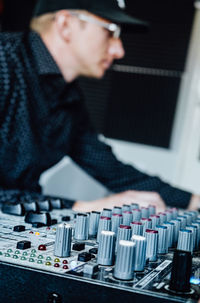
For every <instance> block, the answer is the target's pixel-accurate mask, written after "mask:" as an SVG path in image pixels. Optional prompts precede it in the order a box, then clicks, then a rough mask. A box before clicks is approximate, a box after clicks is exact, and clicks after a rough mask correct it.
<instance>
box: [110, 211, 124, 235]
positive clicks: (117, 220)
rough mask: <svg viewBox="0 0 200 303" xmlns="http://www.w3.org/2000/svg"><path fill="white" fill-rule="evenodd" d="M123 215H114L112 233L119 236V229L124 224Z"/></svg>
mask: <svg viewBox="0 0 200 303" xmlns="http://www.w3.org/2000/svg"><path fill="white" fill-rule="evenodd" d="M122 219H123V218H122V215H121V214H113V215H112V224H111V225H112V228H111V229H112V231H114V232H115V233H116V234H117V230H118V227H119V226H120V224H122Z"/></svg>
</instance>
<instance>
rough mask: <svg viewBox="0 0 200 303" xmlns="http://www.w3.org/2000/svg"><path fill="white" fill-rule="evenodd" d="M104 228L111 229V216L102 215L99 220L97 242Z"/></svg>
mask: <svg viewBox="0 0 200 303" xmlns="http://www.w3.org/2000/svg"><path fill="white" fill-rule="evenodd" d="M102 230H109V231H110V230H111V218H110V217H104V216H101V217H100V220H99V226H98V233H97V242H99V239H100V235H101V232H102Z"/></svg>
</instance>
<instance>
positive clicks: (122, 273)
mask: <svg viewBox="0 0 200 303" xmlns="http://www.w3.org/2000/svg"><path fill="white" fill-rule="evenodd" d="M134 254H135V243H134V242H132V241H125V240H120V241H119V247H118V253H117V258H116V263H115V269H114V277H115V278H117V279H120V280H131V279H133V274H134V259H135V258H134Z"/></svg>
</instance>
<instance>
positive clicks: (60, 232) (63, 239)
mask: <svg viewBox="0 0 200 303" xmlns="http://www.w3.org/2000/svg"><path fill="white" fill-rule="evenodd" d="M71 241H72V228H71V226H70V225H68V224H66V223H61V224H59V225H58V226H57V229H56V239H55V246H54V255H55V256H57V257H62V258H64V257H69V256H70V252H71Z"/></svg>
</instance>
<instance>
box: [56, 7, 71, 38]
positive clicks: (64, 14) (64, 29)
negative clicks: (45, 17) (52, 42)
mask: <svg viewBox="0 0 200 303" xmlns="http://www.w3.org/2000/svg"><path fill="white" fill-rule="evenodd" d="M70 22H71V15H70V13H69V12H68V11H67V10H62V11H59V12H57V14H56V17H55V23H56V28H57V31H58V33H59V34H60V36H61V38H62V39H64V40H65V41H66V42H67V41H70V33H71V27H70Z"/></svg>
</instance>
